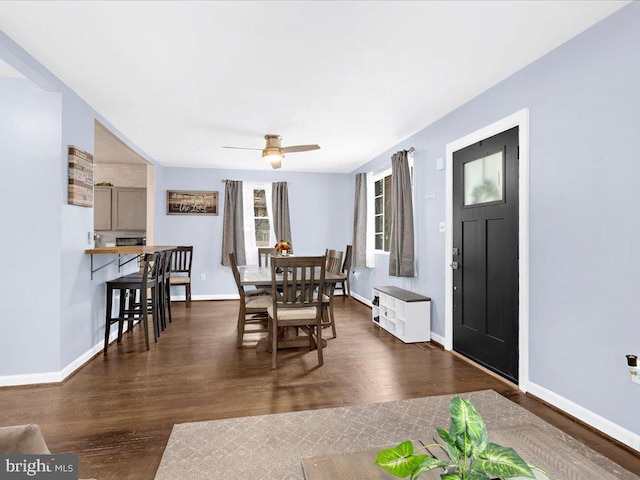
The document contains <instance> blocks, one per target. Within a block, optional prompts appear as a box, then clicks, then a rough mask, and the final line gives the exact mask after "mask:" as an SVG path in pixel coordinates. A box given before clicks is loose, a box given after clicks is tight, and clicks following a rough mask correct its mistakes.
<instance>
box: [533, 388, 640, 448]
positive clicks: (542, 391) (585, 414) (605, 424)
mask: <svg viewBox="0 0 640 480" xmlns="http://www.w3.org/2000/svg"><path fill="white" fill-rule="evenodd" d="M529 393H530V394H532V395H535V396H536V397H538V398H540V399H541V400H544V401H545V402H547V403H549V404H551V405H553V406H554V407H556V408H559V409H560V410H562V411H563V412H566V413H568V414H569V415H571V416H573V417H575V418H577V419H578V420H581V421H583V422H584V423H586V424H588V425H589V426H591V427H593V428H595V429H596V430H599V431H601V432H602V433H604V434H606V435H609V436H610V437H612V438H615V439H616V440H618V441H619V442H621V443H624V444H625V445H627V446H629V447H631V448H633V449H634V450H636V451H640V435H638V434H636V433H633V432H631V431H629V430H627V429H626V428H624V427H621V426H620V425H618V424H616V423H613V422H612V421H610V420H607V419H606V418H603V417H601V416H600V415H598V414H596V413H594V412H592V411H590V410H587V409H586V408H584V407H582V406H581V405H578V404H576V403H573V402H572V401H571V400H568V399H566V398H564V397H562V396H560V395H558V394H557V393H554V392H552V391H551V390H547V389H546V388H544V387H541V386H540V385H537V384H535V383H533V382H529Z"/></svg>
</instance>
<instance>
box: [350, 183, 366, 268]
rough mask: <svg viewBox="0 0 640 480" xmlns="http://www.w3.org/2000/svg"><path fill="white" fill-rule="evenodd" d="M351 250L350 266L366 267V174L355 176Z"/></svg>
mask: <svg viewBox="0 0 640 480" xmlns="http://www.w3.org/2000/svg"><path fill="white" fill-rule="evenodd" d="M352 245H353V249H352V251H351V262H352V263H351V265H352V266H354V267H366V266H367V174H366V173H358V174H356V198H355V202H354V212H353V243H352Z"/></svg>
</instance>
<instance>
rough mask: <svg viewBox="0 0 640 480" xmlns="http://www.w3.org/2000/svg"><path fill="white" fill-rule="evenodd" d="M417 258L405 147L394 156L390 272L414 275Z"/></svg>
mask: <svg viewBox="0 0 640 480" xmlns="http://www.w3.org/2000/svg"><path fill="white" fill-rule="evenodd" d="M414 260H415V256H414V242H413V200H412V195H411V172H410V171H409V160H408V158H407V152H406V151H405V150H403V151H400V152H397V153H395V154H394V155H393V156H392V157H391V241H390V243H389V275H391V276H394V277H413V276H414V275H415V271H414Z"/></svg>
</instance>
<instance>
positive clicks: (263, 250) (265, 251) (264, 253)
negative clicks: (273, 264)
mask: <svg viewBox="0 0 640 480" xmlns="http://www.w3.org/2000/svg"><path fill="white" fill-rule="evenodd" d="M275 254H276V249H275V248H273V247H258V266H259V267H268V266H269V258H270V257H271V255H275Z"/></svg>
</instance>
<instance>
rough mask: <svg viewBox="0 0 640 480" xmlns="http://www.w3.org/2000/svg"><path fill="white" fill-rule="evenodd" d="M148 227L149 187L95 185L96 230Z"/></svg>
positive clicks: (143, 228) (143, 229) (142, 229)
mask: <svg viewBox="0 0 640 480" xmlns="http://www.w3.org/2000/svg"><path fill="white" fill-rule="evenodd" d="M146 228H147V189H146V188H133V187H95V202H94V229H95V230H139V231H145V230H146Z"/></svg>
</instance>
